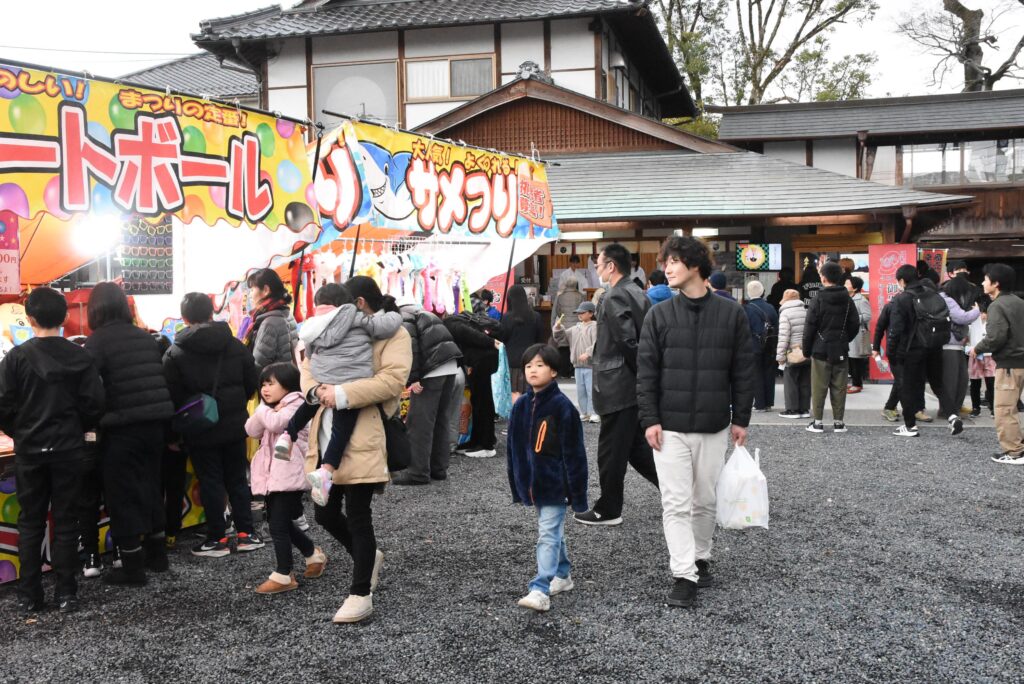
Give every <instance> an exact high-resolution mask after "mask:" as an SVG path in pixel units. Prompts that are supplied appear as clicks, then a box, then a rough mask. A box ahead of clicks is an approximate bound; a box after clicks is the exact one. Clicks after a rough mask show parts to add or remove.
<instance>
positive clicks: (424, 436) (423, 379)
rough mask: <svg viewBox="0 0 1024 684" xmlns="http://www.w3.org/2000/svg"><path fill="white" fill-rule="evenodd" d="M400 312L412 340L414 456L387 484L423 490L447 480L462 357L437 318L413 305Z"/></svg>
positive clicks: (411, 440)
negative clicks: (454, 391)
mask: <svg viewBox="0 0 1024 684" xmlns="http://www.w3.org/2000/svg"><path fill="white" fill-rule="evenodd" d="M401 311H402V318H403V319H404V321H403V325H404V326H405V329H406V330H408V331H409V335H410V336H411V337H412V370H411V371H410V373H409V383H410V384H409V389H410V391H411V392H412V396H411V397H410V399H409V415H408V418H407V423H408V426H409V443H410V445H411V446H412V455H411V458H410V462H409V467H408V468H407V469H406V470H405V472H403V473H402V474H401V475H400V476H398V477H396V478H394V479H392V481H391V482H392V483H393V484H396V485H425V484H430V481H431V480H445V479H447V478H448V462H449V460H450V457H451V451H450V447H451V444H450V443H449V428H450V424H449V417H450V415H449V414H450V411H451V405H452V388H453V387H454V385H455V374H456V373H457V372H458V370H459V359H461V358H462V352H461V351H459V347H458V346H457V345H456V344H455V341H454V340H453V339H452V334H451V333H450V332H448V328H446V327H444V323H442V322H441V319H440V318H438V317H437V316H435V315H434V314H432V313H430V312H429V311H424V310H423V309H421V308H419V307H418V306H415V305H412V304H409V305H405V306H403V307H401Z"/></svg>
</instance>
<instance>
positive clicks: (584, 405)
mask: <svg viewBox="0 0 1024 684" xmlns="http://www.w3.org/2000/svg"><path fill="white" fill-rule="evenodd" d="M593 391H594V369H593V368H580V367H579V366H576V403H577V404H579V405H580V413H581V414H582V415H584V416H589V415H590V414H591V413H593V410H592V407H593V403H592V401H591V398H590V397H591V392H593Z"/></svg>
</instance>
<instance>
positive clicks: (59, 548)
mask: <svg viewBox="0 0 1024 684" xmlns="http://www.w3.org/2000/svg"><path fill="white" fill-rule="evenodd" d="M25 314H26V316H27V317H28V322H29V325H31V326H32V331H33V332H34V333H35V336H34V337H33V338H32V339H30V340H28V341H26V342H25V343H23V344H21V345H20V346H17V347H15V348H14V349H12V350H11V351H10V352H9V353H8V354H7V356H5V357H4V359H3V361H2V362H0V429H2V430H3V431H4V432H6V433H7V434H8V435H10V436H11V437H12V438H13V439H14V451H15V457H14V473H15V479H16V481H17V484H18V488H17V492H16V495H17V499H18V505H19V506H20V508H21V511H20V513H19V514H18V535H19V540H18V559H19V560H20V562H21V582H20V585H19V587H18V589H19V594H20V600H19V604H20V608H21V610H22V611H23V612H24V613H34V612H37V611H40V610H42V609H43V607H44V599H43V577H42V558H41V555H42V554H41V553H40V549H41V548H42V546H43V536H44V535H45V533H46V519H47V511H48V510H49V511H50V513H51V514H52V517H53V536H54V540H53V544H52V545H51V546H50V553H51V563H52V565H53V569H54V572H55V573H56V575H57V591H56V603H57V606H58V608H59V609H60V612H62V613H70V612H73V611H74V610H76V609H77V607H78V598H77V594H78V584H77V582H76V578H75V575H76V574H77V569H78V557H77V556H78V551H77V548H76V547H77V543H78V513H79V510H78V507H79V499H80V496H81V494H80V492H81V486H82V480H83V478H84V476H85V474H86V471H87V468H88V466H87V464H86V444H85V433H86V432H87V431H89V430H91V429H93V428H94V427H95V426H96V425H97V423H98V422H99V419H100V416H102V415H103V404H104V398H105V393H104V390H103V383H102V381H101V380H100V374H99V371H98V370H97V369H96V364H95V363H94V361H93V359H92V356H91V355H90V354H89V352H87V351H85V349H83V348H82V347H80V346H78V345H76V344H74V343H73V342H69V341H68V340H66V339H64V338H63V337H62V336H61V326H62V325H64V320H65V319H66V318H67V314H68V305H67V301H66V300H65V299H64V296H63V295H62V294H60V293H59V292H57V291H56V290H51V289H50V288H48V287H39V288H36V289H35V290H32V293H31V294H30V295H29V296H28V299H27V300H26V301H25Z"/></svg>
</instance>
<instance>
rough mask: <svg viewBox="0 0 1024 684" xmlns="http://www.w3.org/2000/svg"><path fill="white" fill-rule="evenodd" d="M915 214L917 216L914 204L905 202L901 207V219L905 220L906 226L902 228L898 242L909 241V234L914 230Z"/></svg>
mask: <svg viewBox="0 0 1024 684" xmlns="http://www.w3.org/2000/svg"><path fill="white" fill-rule="evenodd" d="M915 216H917V205H916V204H907V205H905V206H904V207H903V219H904V220H905V221H906V226H905V227H904V228H903V235H902V236H901V237H900V242H909V241H910V236H911V234H913V232H914V217H915Z"/></svg>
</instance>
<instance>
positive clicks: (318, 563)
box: [302, 546, 327, 579]
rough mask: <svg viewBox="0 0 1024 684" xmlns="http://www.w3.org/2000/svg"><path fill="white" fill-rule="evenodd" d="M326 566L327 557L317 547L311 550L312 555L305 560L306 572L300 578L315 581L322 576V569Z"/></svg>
mask: <svg viewBox="0 0 1024 684" xmlns="http://www.w3.org/2000/svg"><path fill="white" fill-rule="evenodd" d="M326 565H327V555H326V554H325V553H324V552H323V550H322V549H321V548H320V547H319V546H317V547H315V548H314V549H313V555H312V556H310V557H309V558H307V559H306V571H305V572H304V573H302V576H303V577H305V578H306V579H316V578H317V577H319V576H320V575H322V574H324V567H325V566H326Z"/></svg>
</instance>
